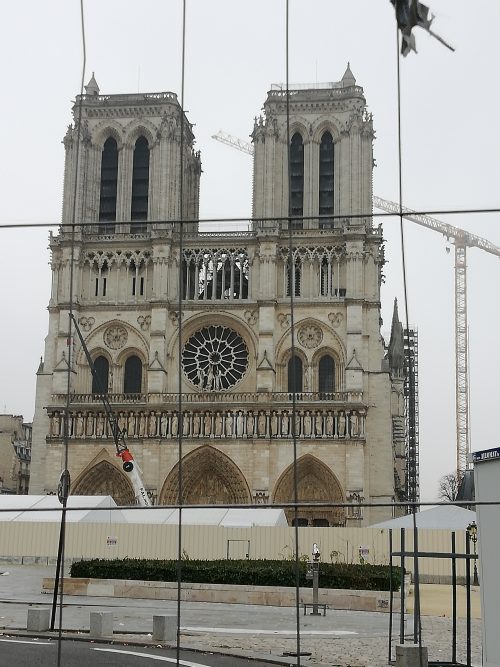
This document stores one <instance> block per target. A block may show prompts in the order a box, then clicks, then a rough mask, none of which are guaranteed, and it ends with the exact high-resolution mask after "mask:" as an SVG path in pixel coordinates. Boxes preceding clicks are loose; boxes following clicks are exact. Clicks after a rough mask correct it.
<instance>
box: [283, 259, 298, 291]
mask: <svg viewBox="0 0 500 667" xmlns="http://www.w3.org/2000/svg"><path fill="white" fill-rule="evenodd" d="M285 271H286V275H285V283H286V296H291V294H292V288H291V286H292V285H293V296H300V294H301V289H302V264H301V261H300V259H297V260H296V261H293V262H292V263H290V260H289V261H288V262H286V264H285Z"/></svg>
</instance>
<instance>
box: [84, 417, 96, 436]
mask: <svg viewBox="0 0 500 667" xmlns="http://www.w3.org/2000/svg"><path fill="white" fill-rule="evenodd" d="M85 434H86V435H87V437H88V438H91V437H92V436H93V435H94V413H93V412H88V413H87V423H86V425H85Z"/></svg>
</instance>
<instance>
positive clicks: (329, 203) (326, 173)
mask: <svg viewBox="0 0 500 667" xmlns="http://www.w3.org/2000/svg"><path fill="white" fill-rule="evenodd" d="M333 166H334V144H333V137H332V135H331V134H330V132H325V133H324V134H323V136H322V137H321V144H320V147H319V209H318V210H319V214H320V215H333ZM331 225H332V221H331V220H325V219H322V220H321V219H320V221H319V226H320V228H321V229H324V228H326V227H330V226H331Z"/></svg>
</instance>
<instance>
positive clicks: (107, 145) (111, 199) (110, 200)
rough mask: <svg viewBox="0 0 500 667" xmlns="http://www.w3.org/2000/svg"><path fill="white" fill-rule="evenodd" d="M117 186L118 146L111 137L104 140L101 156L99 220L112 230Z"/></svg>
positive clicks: (114, 218)
mask: <svg viewBox="0 0 500 667" xmlns="http://www.w3.org/2000/svg"><path fill="white" fill-rule="evenodd" d="M117 187H118V146H117V145H116V140H115V139H114V138H113V137H108V138H107V139H106V141H105V142H104V147H103V149H102V157H101V194H100V199H99V222H100V223H108V224H106V229H107V230H108V231H111V232H112V231H114V225H112V224H111V223H114V222H115V221H116V192H117Z"/></svg>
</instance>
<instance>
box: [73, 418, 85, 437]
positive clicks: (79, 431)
mask: <svg viewBox="0 0 500 667" xmlns="http://www.w3.org/2000/svg"><path fill="white" fill-rule="evenodd" d="M75 435H76V437H77V438H82V437H83V436H84V435H85V420H84V418H83V415H82V413H81V412H78V413H77V415H76V425H75Z"/></svg>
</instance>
